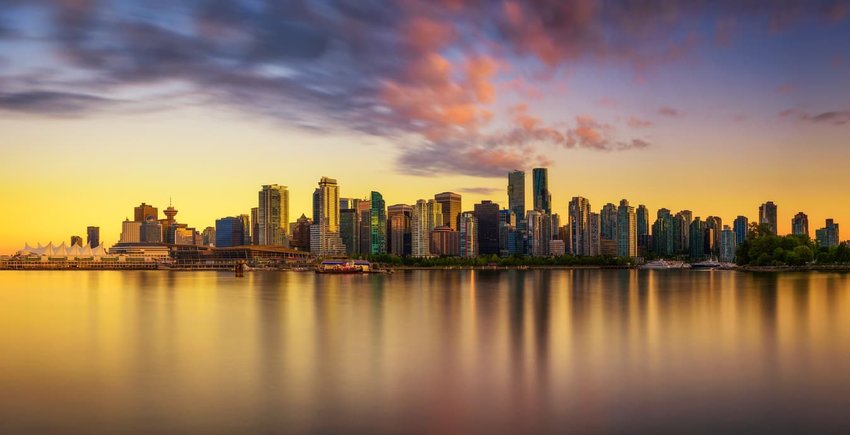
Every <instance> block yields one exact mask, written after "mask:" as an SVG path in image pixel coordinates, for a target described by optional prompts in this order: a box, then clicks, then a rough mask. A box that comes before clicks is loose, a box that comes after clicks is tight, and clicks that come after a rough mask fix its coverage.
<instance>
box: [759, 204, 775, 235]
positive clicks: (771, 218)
mask: <svg viewBox="0 0 850 435" xmlns="http://www.w3.org/2000/svg"><path fill="white" fill-rule="evenodd" d="M759 223H760V224H767V225H768V228H769V229H770V232H771V233H772V234H776V235H778V234H779V233H778V232H777V231H778V230H779V227H778V226H777V225H776V223H777V219H776V204H774V203H773V201H768V202H766V203H764V204H762V205H761V206H760V207H759Z"/></svg>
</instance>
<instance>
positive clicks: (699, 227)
mask: <svg viewBox="0 0 850 435" xmlns="http://www.w3.org/2000/svg"><path fill="white" fill-rule="evenodd" d="M704 238H705V222H703V221H702V220H700V218H699V217H696V218H694V220H693V221H691V225H690V257H691V260H693V261H699V260H702V259H704V258H705V244H704V243H703V239H704Z"/></svg>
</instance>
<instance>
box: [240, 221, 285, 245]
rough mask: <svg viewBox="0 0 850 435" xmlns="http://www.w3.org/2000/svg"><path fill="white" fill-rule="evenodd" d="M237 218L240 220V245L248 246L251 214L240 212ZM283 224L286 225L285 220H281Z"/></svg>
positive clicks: (249, 242)
mask: <svg viewBox="0 0 850 435" xmlns="http://www.w3.org/2000/svg"><path fill="white" fill-rule="evenodd" d="M239 220H241V221H242V243H240V245H243V246H248V245H250V244H251V216H249V215H247V214H240V215H239ZM283 225H284V226H286V225H288V223H287V222H283Z"/></svg>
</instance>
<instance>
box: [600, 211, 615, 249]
mask: <svg viewBox="0 0 850 435" xmlns="http://www.w3.org/2000/svg"><path fill="white" fill-rule="evenodd" d="M599 237H600V239H602V240H614V241H616V240H617V206H616V205H614V204H611V203H610V202H609V203H608V204H605V205H603V206H602V210H601V211H600V212H599Z"/></svg>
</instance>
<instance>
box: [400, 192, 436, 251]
mask: <svg viewBox="0 0 850 435" xmlns="http://www.w3.org/2000/svg"><path fill="white" fill-rule="evenodd" d="M438 205H439V204H438ZM412 219H413V207H412V206H410V205H407V204H396V205H391V206H389V207H387V249H388V251H389V253H390V254H393V255H398V256H407V255H411V254H412V252H413V247H412V243H413V240H412V237H413V234H412ZM440 220H441V221H442V213H441V214H440Z"/></svg>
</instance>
